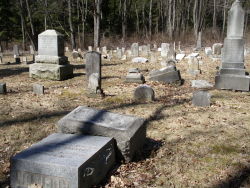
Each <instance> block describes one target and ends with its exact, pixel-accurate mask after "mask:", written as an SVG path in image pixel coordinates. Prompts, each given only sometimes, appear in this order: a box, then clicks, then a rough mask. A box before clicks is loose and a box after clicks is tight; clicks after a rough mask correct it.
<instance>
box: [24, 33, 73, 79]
mask: <svg viewBox="0 0 250 188" xmlns="http://www.w3.org/2000/svg"><path fill="white" fill-rule="evenodd" d="M29 74H30V77H34V78H43V79H50V80H65V79H68V78H71V77H73V66H72V65H70V64H69V61H68V58H67V57H66V56H64V39H63V35H62V34H61V33H59V32H57V31H55V30H46V31H44V32H43V33H41V34H39V35H38V55H37V56H36V57H35V63H34V64H32V65H30V72H29Z"/></svg>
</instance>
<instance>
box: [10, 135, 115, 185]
mask: <svg viewBox="0 0 250 188" xmlns="http://www.w3.org/2000/svg"><path fill="white" fill-rule="evenodd" d="M114 165H115V151H114V140H113V139H112V138H108V137H99V136H84V135H72V134H60V133H56V134H52V135H50V136H48V137H47V138H45V139H43V140H42V141H40V142H38V143H36V144H33V145H32V146H31V147H30V148H28V149H26V150H24V151H22V152H20V153H18V154H16V155H15V156H14V157H12V158H11V172H10V182H11V187H13V188H17V187H20V188H21V187H27V188H28V187H29V186H31V185H34V184H35V185H37V186H40V187H43V188H45V187H48V188H49V187H50V188H78V187H86V188H90V187H92V186H96V185H98V184H99V183H100V182H101V181H102V180H103V179H104V178H105V177H106V175H107V173H108V171H109V170H110V169H111V168H112V167H113V166H114Z"/></svg>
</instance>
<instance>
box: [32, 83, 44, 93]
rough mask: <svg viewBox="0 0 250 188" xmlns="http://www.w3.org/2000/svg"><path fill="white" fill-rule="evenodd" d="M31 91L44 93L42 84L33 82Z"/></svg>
mask: <svg viewBox="0 0 250 188" xmlns="http://www.w3.org/2000/svg"><path fill="white" fill-rule="evenodd" d="M33 92H34V93H35V94H37V95H43V94H44V86H43V85H40V84H33Z"/></svg>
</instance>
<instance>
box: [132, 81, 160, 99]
mask: <svg viewBox="0 0 250 188" xmlns="http://www.w3.org/2000/svg"><path fill="white" fill-rule="evenodd" d="M134 100H135V101H139V102H148V101H153V100H155V92H154V90H153V89H152V88H151V87H150V86H148V85H141V86H138V87H137V88H136V89H135V91H134Z"/></svg>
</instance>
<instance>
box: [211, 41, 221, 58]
mask: <svg viewBox="0 0 250 188" xmlns="http://www.w3.org/2000/svg"><path fill="white" fill-rule="evenodd" d="M222 47H223V44H221V43H215V44H213V47H212V48H213V55H217V56H219V55H221V50H222Z"/></svg>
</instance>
